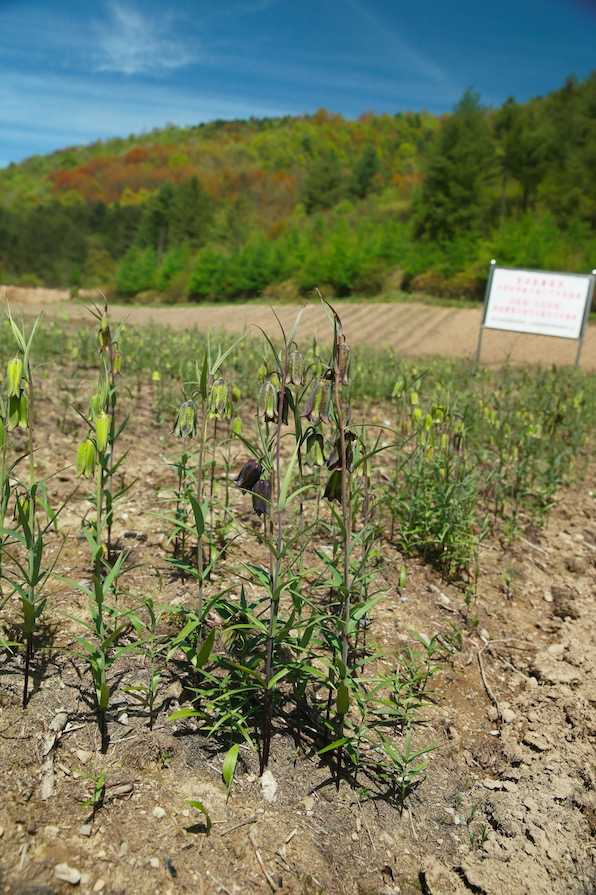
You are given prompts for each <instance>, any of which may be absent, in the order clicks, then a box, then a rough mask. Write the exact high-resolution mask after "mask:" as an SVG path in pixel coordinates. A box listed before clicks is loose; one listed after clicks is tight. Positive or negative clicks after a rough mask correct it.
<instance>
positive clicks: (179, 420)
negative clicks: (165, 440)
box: [172, 401, 197, 438]
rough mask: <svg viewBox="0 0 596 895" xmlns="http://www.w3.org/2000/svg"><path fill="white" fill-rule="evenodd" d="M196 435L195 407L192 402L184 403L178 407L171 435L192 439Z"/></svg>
mask: <svg viewBox="0 0 596 895" xmlns="http://www.w3.org/2000/svg"><path fill="white" fill-rule="evenodd" d="M196 434H197V406H196V404H195V403H194V401H184V402H183V403H182V404H181V405H180V409H179V411H178V416H177V417H176V422H175V423H174V428H173V429H172V435H175V436H176V437H177V438H194V437H195V435H196Z"/></svg>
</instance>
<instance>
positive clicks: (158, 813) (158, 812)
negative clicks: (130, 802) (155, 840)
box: [151, 805, 166, 820]
mask: <svg viewBox="0 0 596 895" xmlns="http://www.w3.org/2000/svg"><path fill="white" fill-rule="evenodd" d="M151 813H152V814H153V817H156V818H157V819H158V820H161V819H162V817H165V816H166V811H165V808H161V807H160V806H159V805H156V806H155V808H154V809H153V811H152V812H151Z"/></svg>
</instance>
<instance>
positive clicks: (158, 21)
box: [95, 0, 198, 75]
mask: <svg viewBox="0 0 596 895" xmlns="http://www.w3.org/2000/svg"><path fill="white" fill-rule="evenodd" d="M106 12H107V18H106V19H104V20H102V21H97V22H96V24H95V32H96V36H97V45H96V53H95V69H96V71H98V72H120V73H122V74H126V75H139V74H150V73H152V74H158V73H159V72H160V71H163V70H171V69H177V68H184V67H185V66H187V65H190V64H192V63H193V62H195V61H196V59H197V56H198V50H197V48H196V47H191V46H189V45H187V44H186V43H185V41H184V40H183V39H182V38H181V37H180V36H178V35H175V34H174V29H173V27H172V22H171V20H168V16H167V14H166V15H164V14H163V12H162V13H161V14H160V15H159V16H157V15H152V14H151V13H148V12H146V11H141V10H140V9H139V8H138V7H135V6H133V5H132V4H130V3H125V2H118V0H114V2H112V3H110V4H108V6H107V8H106Z"/></svg>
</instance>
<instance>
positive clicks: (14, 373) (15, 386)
mask: <svg viewBox="0 0 596 895" xmlns="http://www.w3.org/2000/svg"><path fill="white" fill-rule="evenodd" d="M7 373H8V397H9V398H16V397H18V396H19V395H20V394H21V382H22V379H23V361H22V359H21V358H20V357H19V355H18V354H15V356H14V357H13V358H11V359H10V360H9V361H8V366H7Z"/></svg>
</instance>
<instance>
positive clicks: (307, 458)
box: [0, 301, 596, 810]
mask: <svg viewBox="0 0 596 895" xmlns="http://www.w3.org/2000/svg"><path fill="white" fill-rule="evenodd" d="M322 304H323V307H324V309H325V311H326V314H327V317H328V321H329V331H330V333H331V337H330V345H329V347H326V346H325V345H324V344H322V343H320V342H319V341H317V340H313V341H312V342H311V343H310V344H308V345H301V340H300V323H301V318H302V314H303V313H304V310H303V311H301V312H300V313H299V314H298V315H297V317H296V320H295V322H294V324H293V326H292V327H291V328H290V330H289V331H288V332H286V331H285V330H284V328H283V326H282V325H281V323H280V322H279V321H278V324H279V340H278V341H276V340H275V339H274V338H271V337H270V336H267V335H265V337H264V341H263V343H262V345H258V344H257V343H256V342H255V340H252V339H249V338H245V339H242V340H240V342H239V343H233V342H230V341H228V342H225V341H222V346H221V347H219V348H217V349H214V347H213V341H212V339H199V338H197V339H196V340H195V339H193V335H194V334H192V333H190V334H183V335H182V336H181V337H180V338H176V339H175V338H174V336H173V335H172V334H171V333H169V332H168V331H163V332H159V331H157V330H147V331H138V332H134V331H132V330H129V329H128V327H126V326H120V327H114V326H113V322H112V320H111V317H110V311H109V309H108V307H107V304H106V305H105V306H103V307H101V308H95V309H94V311H93V313H94V315H95V317H96V325H95V326H94V329H93V332H92V334H91V336H89V334H85V333H83V332H79V333H78V334H77V335H74V336H73V335H72V334H69V333H65V332H62V331H61V330H60V329H59V328H56V326H55V325H54V324H51V325H50V326H49V327H45V326H44V325H43V324H42V322H41V321H36V323H35V325H34V326H33V327H32V330H31V332H30V334H29V335H27V333H26V330H25V327H24V325H22V326H19V325H18V324H17V323H16V322H15V321H14V320H13V318H12V317H11V316H10V314H9V316H8V318H7V322H6V325H5V327H4V328H2V329H0V335H1V336H2V339H3V343H4V344H3V348H4V349H5V357H6V358H7V371H6V377H5V381H4V383H3V391H2V401H1V402H0V436H1V440H0V447H1V449H2V451H1V454H0V461H1V467H0V472H1V475H2V478H1V481H0V486H1V487H0V496H1V498H2V512H3V524H2V528H1V537H2V543H1V545H0V546H1V551H0V557H1V560H2V596H1V598H0V611H1V612H2V616H1V618H2V623H3V627H2V638H3V639H2V647H3V648H4V649H6V650H9V651H11V652H13V653H14V654H15V655H16V654H20V653H21V652H23V654H24V660H25V661H24V670H25V673H24V689H23V706H24V707H26V705H27V703H28V701H29V698H30V670H31V667H32V664H34V661H35V645H36V640H37V641H38V640H39V638H40V634H39V626H40V624H41V623H42V617H43V615H44V613H45V612H46V608H47V600H48V595H49V591H50V582H52V586H55V587H66V588H70V589H71V590H75V589H76V590H77V591H78V592H79V593H82V594H83V595H84V596H85V597H86V600H87V603H88V611H87V612H86V613H85V614H83V615H81V616H78V617H75V618H73V619H72V620H73V621H74V622H75V624H76V625H77V626H78V629H79V631H80V633H79V634H78V636H77V638H76V643H77V649H76V651H75V661H77V662H80V663H81V667H82V668H83V669H87V671H86V672H85V671H83V676H84V677H85V675H86V676H87V677H88V679H89V688H88V690H87V695H88V704H89V708H90V710H91V711H93V712H94V713H95V715H96V717H97V722H98V727H99V731H100V736H101V749H102V751H104V752H105V751H106V750H107V748H108V746H109V741H110V723H109V721H110V706H111V703H112V700H113V697H114V696H115V695H116V693H117V691H118V689H119V686H120V685H119V669H120V667H121V664H122V660H123V659H124V658H126V657H127V656H132V655H134V656H136V657H138V660H139V662H141V663H142V664H143V667H144V669H145V674H144V677H143V680H142V681H138V682H135V683H134V684H132V685H131V686H128V687H127V688H126V692H127V693H128V696H129V699H130V700H133V701H134V702H136V703H137V704H138V706H139V709H140V711H142V712H144V713H145V714H146V721H147V724H148V726H149V727H150V728H151V727H152V726H153V725H154V724H155V722H156V719H157V718H159V717H160V715H161V717H162V721H163V711H162V709H161V708H160V702H159V698H158V697H159V692H160V688H161V686H162V682H163V680H164V678H167V677H170V676H171V675H173V674H177V675H179V676H180V677H181V678H182V680H183V681H184V686H185V693H186V694H187V696H188V698H187V701H186V703H185V704H184V705H183V706H182V707H181V708H180V710H179V711H177V712H175V713H173V714H172V715H170V716H169V718H168V719H165V720H166V723H169V722H170V721H176V722H178V723H182V724H185V725H188V726H189V729H191V730H198V731H201V732H202V733H203V734H204V735H207V736H210V737H212V738H213V739H214V740H215V741H216V742H217V743H218V744H219V746H220V748H221V749H222V750H223V751H224V752H225V759H224V761H223V766H222V767H223V771H222V773H223V776H224V781H225V783H226V786H227V787H228V790H229V788H230V787H231V785H232V782H233V777H234V771H235V767H236V762H237V759H238V755H239V747H240V744H242V743H244V744H245V745H247V746H248V747H250V748H251V749H253V750H255V752H257V753H258V754H259V757H260V767H261V771H262V772H263V771H264V770H265V769H266V767H267V765H268V762H269V760H270V755H271V749H272V737H273V732H274V731H276V730H277V731H280V732H282V733H285V734H286V735H288V736H291V737H293V740H294V745H295V750H296V752H297V754H299V755H300V754H302V753H303V752H304V751H305V750H312V749H314V750H316V751H317V752H318V753H319V754H320V755H321V757H322V760H324V761H329V763H330V769H331V773H332V775H333V778H334V779H335V781H336V784H337V785H338V786H339V785H340V781H341V779H342V778H343V779H349V780H350V782H351V784H352V785H354V786H358V787H359V788H360V791H361V792H363V793H366V792H368V791H370V790H372V789H374V788H375V787H378V786H379V785H384V786H386V787H387V789H388V791H389V793H390V794H392V795H393V797H394V798H395V799H396V802H397V804H398V805H399V806H403V804H404V800H405V799H406V798H407V796H408V794H409V793H410V792H411V791H412V789H413V788H414V787H415V786H416V784H417V782H418V781H419V780H420V779H421V776H422V774H423V771H424V769H425V767H426V764H427V761H428V757H427V753H428V752H429V751H431V750H432V749H433V748H434V745H435V744H428V743H424V742H421V741H419V722H420V721H421V720H422V719H423V718H424V716H425V711H424V710H425V707H427V706H428V704H429V702H430V701H431V700H432V699H433V692H432V679H433V677H434V676H435V675H436V672H437V670H438V669H439V668H440V667H441V665H442V664H444V663H445V662H448V661H449V658H450V656H451V655H452V654H453V653H454V652H456V651H457V650H459V649H461V647H462V633H461V631H459V630H458V629H457V628H456V627H452V628H451V629H450V630H448V631H441V632H435V633H434V634H433V635H432V636H430V637H429V636H426V635H423V634H415V633H412V635H411V639H410V642H409V643H408V644H406V645H404V646H403V647H401V648H399V649H393V650H391V651H390V652H387V651H383V650H380V649H379V648H378V647H377V646H376V645H375V625H376V621H377V618H378V614H379V613H380V612H382V606H383V601H384V599H385V597H386V594H385V592H384V589H383V587H382V586H381V584H380V583H379V582H380V576H379V574H378V572H379V569H382V567H383V560H382V552H383V551H382V549H381V545H382V543H383V539H384V540H389V541H390V542H392V543H393V544H394V545H395V547H396V548H398V549H399V550H400V551H401V554H402V556H403V557H404V560H403V565H402V568H401V572H400V573H399V581H396V584H397V585H398V586H399V587H402V586H403V584H404V580H405V576H406V574H407V561H408V557H409V556H411V555H412V554H414V553H417V554H419V555H421V556H422V558H423V560H424V561H426V562H429V563H432V564H434V565H435V566H436V567H437V568H438V569H439V570H440V572H441V573H442V574H443V575H444V576H445V577H446V578H449V579H451V580H452V581H454V582H456V583H459V584H460V586H461V588H462V591H463V593H465V594H466V601H468V600H469V601H470V602H471V600H472V598H474V599H475V598H476V596H477V595H476V593H475V585H476V581H477V577H478V566H479V551H480V547H481V544H482V541H483V539H484V538H485V536H486V534H487V531H488V530H489V526H492V527H493V529H494V530H496V531H497V532H499V533H501V534H502V536H503V537H504V538H512V537H514V536H515V535H516V533H518V532H519V530H520V528H521V527H522V526H523V525H525V524H526V523H527V522H528V521H540V520H541V519H543V518H544V517H545V514H546V513H547V511H548V509H549V507H550V506H551V505H552V503H553V501H554V499H555V495H556V492H557V490H558V488H559V487H560V485H561V484H562V483H563V481H564V480H565V476H568V475H569V473H570V470H571V466H572V463H571V461H572V459H578V458H580V457H581V455H582V450H583V448H584V446H585V444H586V442H587V440H588V438H589V435H590V432H591V431H592V427H593V423H594V418H595V416H596V400H595V398H596V395H595V392H594V384H593V382H592V381H591V380H590V379H589V377H582V376H581V374H579V373H578V372H577V371H569V372H565V371H556V370H550V371H535V370H534V371H522V372H521V373H520V372H517V373H515V372H514V371H512V370H505V371H503V372H502V373H501V374H499V375H497V374H494V373H490V372H489V371H484V370H470V369H469V368H466V367H465V366H462V365H458V364H455V363H453V362H442V363H437V364H431V365H429V366H427V367H425V368H423V367H420V365H418V364H416V363H414V362H409V361H403V360H402V361H401V362H400V364H399V367H398V369H397V374H396V367H395V365H394V366H390V365H389V364H387V363H382V364H379V360H378V358H377V359H375V358H372V357H370V356H367V353H364V354H363V355H360V352H354V351H353V350H352V349H351V346H350V343H349V339H348V334H347V333H345V332H344V328H343V325H342V321H341V318H340V316H339V315H338V313H337V312H336V310H335V309H334V308H333V307H332V306H330V305H329V304H328V303H327V302H324V301H322ZM48 332H49V334H50V337H49V338H48ZM34 340H35V346H34V344H33V343H34ZM120 344H122V345H123V346H124V347H123V349H122V351H123V359H122V358H121V356H120V351H121V350H120V348H119V345H120ZM34 348H35V352H36V358H37V359H38V360H39V361H41V360H44V361H45V360H46V359H47V358H48V357H56V355H58V356H60V357H61V359H62V362H63V363H64V362H66V363H67V364H68V365H70V368H72V366H73V365H75V364H76V365H78V366H79V368H92V367H95V368H97V370H98V373H97V382H96V384H95V385H94V386H93V393H92V395H91V398H90V400H89V402H88V406H85V407H82V406H81V405H80V398H79V400H78V401H77V402H75V409H76V411H77V415H78V424H79V425H80V423H81V422H82V424H83V430H82V431H79V433H78V440H79V443H78V448H77V449H76V450H73V457H72V475H73V485H74V483H75V479H78V480H79V483H78V487H79V488H83V489H84V488H85V487H86V484H87V483H88V484H89V486H90V488H89V492H88V494H87V495H86V502H87V505H88V510H87V512H86V513H85V514H84V516H83V518H82V520H81V531H82V537H83V539H84V543H85V544H86V545H87V546H88V548H89V574H90V580H89V581H85V582H80V581H74V580H70V579H67V578H65V577H64V576H63V575H59V574H58V572H59V567H58V561H59V556H60V552H59V548H60V534H59V527H60V526H59V522H60V518H59V509H56V510H52V509H51V507H50V503H51V500H50V496H51V493H52V488H53V484H54V483H53V476H52V475H51V474H50V475H49V476H46V477H44V478H41V479H40V478H39V474H38V472H37V469H36V463H35V459H36V458H35V441H34V433H35V416H34V412H33V411H34V408H35V406H37V405H36V403H35V402H34V397H35V395H36V394H37V386H36V383H37V381H38V378H39V377H40V376H41V375H42V369H41V368H40V366H39V364H38V366H37V367H36V366H34V365H33V362H32V354H33V350H34ZM122 360H124V364H123V366H124V369H125V377H126V378H125V380H124V382H123V380H122V378H121V375H120V367H121V364H122ZM379 366H381V367H382V368H383V370H382V371H381V372H380V371H379V369H378V368H379ZM383 371H384V372H383ZM367 378H368V382H367ZM176 381H177V382H178V385H176ZM235 381H241V382H242V383H243V389H244V391H245V392H246V394H245V395H242V394H241V393H240V391H239V389H238V387H237V386H236V385H234V384H233V383H234V382H235ZM125 382H126V383H128V382H132V383H133V385H132V387H131V385H129V384H125ZM180 384H181V394H180ZM251 384H252V388H251ZM135 385H136V389H135ZM139 389H141V390H143V389H144V390H145V393H146V392H147V390H148V389H151V395H152V399H153V402H154V406H153V407H152V408H150V409H149V411H148V413H149V416H151V417H152V418H153V419H154V420H155V419H157V418H163V419H164V420H165V419H166V418H167V417H168V416H169V420H170V422H169V429H170V432H169V434H168V435H167V436H164V447H165V448H166V450H165V451H164V455H163V469H164V479H166V481H165V483H164V485H163V486H162V487H161V488H160V489H159V493H158V497H159V500H160V503H159V506H158V507H157V508H155V509H154V518H155V519H156V524H159V525H161V526H162V528H164V529H165V530H166V533H167V538H166V540H165V554H164V555H162V556H160V557H158V556H155V557H152V559H151V561H150V562H151V569H150V571H151V572H153V573H154V576H155V580H156V583H155V586H154V590H153V591H152V592H147V590H139V588H138V587H135V583H134V582H135V573H136V571H137V570H136V569H135V567H134V566H133V563H132V557H131V555H130V554H129V551H128V550H127V549H125V548H123V546H122V544H121V543H120V542H119V541H118V540H117V539H115V538H114V535H113V525H114V519H115V514H116V513H117V512H118V508H119V506H120V505H121V504H122V503H123V502H124V501H125V500H126V499H127V496H128V495H129V493H130V489H131V487H132V480H131V478H130V475H129V473H128V465H129V462H128V454H127V452H126V451H125V450H122V449H121V448H120V444H121V442H120V439H121V438H122V439H123V440H124V439H125V436H126V434H127V427H128V426H129V425H130V424H131V421H132V423H133V424H134V410H133V409H130V410H126V407H127V406H128V405H130V408H133V404H134V395H135V391H136V390H139ZM176 391H178V395H177V400H176V404H177V412H174V411H172V412H169V411H168V405H169V404H170V403H171V402H172V401H173V400H174V398H175V392H176ZM545 393H548V394H549V395H551V400H550V402H549V403H548V405H545V402H544V401H543V400H542V396H543V395H544V394H545ZM378 402H383V406H384V411H383V412H384V413H387V414H388V415H389V419H382V420H379V419H378V418H377V416H376V414H375V412H374V410H371V409H370V406H368V407H367V406H366V405H367V404H368V405H371V404H378ZM387 408H391V409H390V410H387ZM72 415H73V416H74V414H72ZM250 417H252V422H251V420H250ZM367 417H368V418H367ZM61 425H62V426H64V425H65V424H64V423H61ZM69 431H71V430H70V429H69ZM23 439H24V440H23ZM21 466H22V467H23V468H25V467H27V473H28V474H27V475H26V476H23V475H21V473H20V470H21ZM11 520H12V521H11ZM167 575H174V576H182V577H183V578H184V579H185V580H186V581H187V582H189V583H190V584H191V586H192V587H193V593H194V598H193V599H192V601H191V604H190V605H187V606H184V607H182V606H180V605H176V606H174V605H169V604H167V603H163V602H160V598H159V595H158V591H159V589H160V587H161V585H162V584H163V580H164V578H165V577H166V576H167ZM15 606H18V607H19V608H20V618H19V619H18V621H17V622H16V623H14V621H13V623H12V626H11V624H10V623H9V622H8V619H13V620H14V618H15V611H14V609H15ZM98 773H101V770H100V771H98ZM100 790H101V787H100ZM100 790H98V792H99V791H100ZM198 804H199V803H197V805H198ZM199 810H201V809H199Z"/></svg>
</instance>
